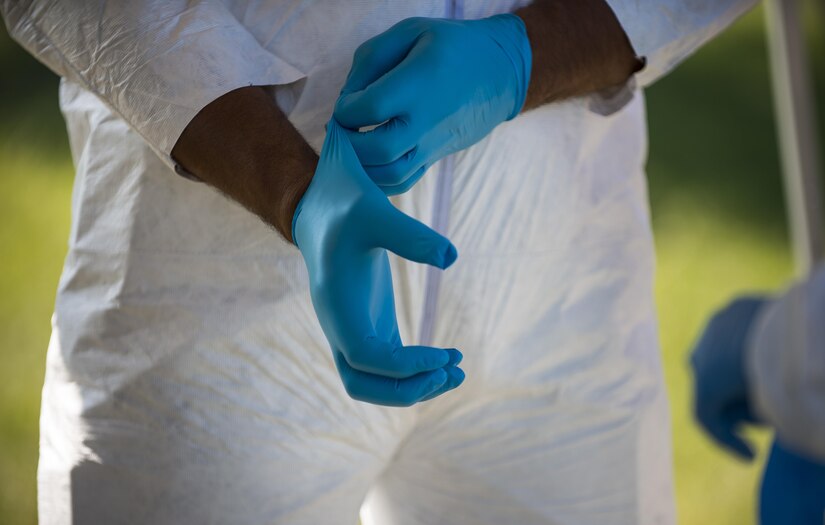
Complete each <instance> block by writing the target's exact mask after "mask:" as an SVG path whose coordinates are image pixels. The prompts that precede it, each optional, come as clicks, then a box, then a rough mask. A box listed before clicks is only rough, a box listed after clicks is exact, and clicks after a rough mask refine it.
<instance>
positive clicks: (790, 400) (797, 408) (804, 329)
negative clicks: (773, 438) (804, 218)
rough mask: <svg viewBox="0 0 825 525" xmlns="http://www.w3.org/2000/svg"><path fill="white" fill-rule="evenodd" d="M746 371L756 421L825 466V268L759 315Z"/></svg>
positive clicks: (748, 348) (750, 340) (752, 332)
mask: <svg viewBox="0 0 825 525" xmlns="http://www.w3.org/2000/svg"><path fill="white" fill-rule="evenodd" d="M745 369H746V374H747V378H748V380H747V384H748V390H749V392H748V394H749V396H748V397H749V398H750V399H751V400H752V403H753V406H754V410H755V411H756V413H757V414H758V415H759V416H760V418H761V419H762V420H763V421H765V422H766V423H768V424H770V425H771V426H773V427H774V428H775V429H776V434H777V436H778V437H779V438H780V439H781V440H782V443H783V444H785V445H786V446H788V447H791V448H792V449H793V450H794V451H796V452H798V453H800V454H802V455H806V456H810V457H811V458H814V459H816V460H817V461H819V462H823V463H825V265H823V266H821V267H819V269H818V270H817V271H816V272H814V273H813V274H812V275H811V277H809V278H808V279H806V280H805V281H802V282H800V283H797V284H796V285H794V286H792V287H791V288H790V289H789V290H788V291H786V292H785V293H784V294H782V295H781V296H780V297H778V298H777V299H776V300H774V301H772V302H771V303H769V304H768V305H767V306H765V307H764V309H763V310H762V311H761V312H760V313H759V317H757V320H756V324H755V325H754V328H753V329H752V331H751V333H750V336H749V342H748V345H747V346H746V354H745Z"/></svg>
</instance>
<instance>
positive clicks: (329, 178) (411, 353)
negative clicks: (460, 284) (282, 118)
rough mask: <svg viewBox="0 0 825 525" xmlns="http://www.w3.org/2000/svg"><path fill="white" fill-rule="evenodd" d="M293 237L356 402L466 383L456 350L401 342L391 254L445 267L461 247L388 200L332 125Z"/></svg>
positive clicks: (389, 400) (405, 399)
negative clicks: (457, 246)
mask: <svg viewBox="0 0 825 525" xmlns="http://www.w3.org/2000/svg"><path fill="white" fill-rule="evenodd" d="M292 233H293V239H294V240H295V244H296V245H297V246H298V248H299V249H300V250H301V254H302V255H303V257H304V262H305V263H306V267H307V271H308V273H309V287H310V294H311V296H312V304H313V306H314V307H315V313H316V315H317V316H318V320H319V321H320V323H321V328H322V329H323V331H324V334H325V335H326V337H327V340H329V343H330V346H331V347H332V351H333V354H334V356H335V363H336V365H337V367H338V372H339V373H340V374H341V379H342V381H343V383H344V387H345V388H346V390H347V392H348V393H349V395H350V396H351V397H353V398H354V399H358V400H361V401H367V402H370V403H375V404H380V405H391V406H409V405H412V404H414V403H416V402H418V401H421V400H423V399H425V398H426V399H429V398H431V397H435V396H436V395H439V394H442V393H444V392H446V391H448V390H450V389H453V388H455V387H457V386H458V385H460V384H461V382H462V381H463V380H464V372H462V371H461V369H460V368H458V367H457V366H456V365H457V364H458V363H459V361H460V360H461V353H460V352H458V350H454V349H450V350H442V349H439V348H430V347H423V346H403V345H402V343H401V338H400V337H399V335H398V323H397V320H396V316H395V302H394V298H393V291H392V275H391V274H390V266H389V259H388V257H387V252H386V250H385V248H386V249H387V250H391V251H392V252H394V253H396V254H398V255H399V256H401V257H404V258H406V259H410V260H412V261H416V262H421V263H427V264H432V265H433V266H437V267H439V268H447V267H448V266H450V265H451V264H452V263H453V262H454V261H455V260H456V257H457V252H456V249H455V247H454V246H453V245H452V244H451V243H450V241H448V240H447V239H446V238H444V237H442V236H441V235H439V234H438V233H436V232H435V231H433V230H431V229H430V228H428V227H427V226H425V225H424V224H422V223H420V222H418V221H417V220H415V219H413V218H411V217H409V216H407V215H405V214H404V213H402V212H401V211H399V210H398V209H397V208H395V207H394V206H393V205H392V204H391V203H390V201H389V200H388V199H387V197H386V196H385V195H384V193H383V192H382V191H381V190H380V189H379V188H378V187H377V186H376V185H375V183H374V182H372V181H371V180H370V179H369V177H368V176H367V174H366V173H364V170H363V168H362V167H361V164H360V163H359V162H358V158H357V157H356V155H355V152H354V151H353V150H352V146H351V145H350V143H349V140H348V139H347V136H346V134H345V133H344V130H343V129H342V128H341V127H340V126H339V125H338V124H337V123H336V122H335V120H334V119H333V120H332V121H330V123H329V125H328V126H327V137H326V141H325V142H324V147H323V149H322V150H321V158H320V160H319V162H318V167H317V169H316V170H315V175H314V177H313V179H312V182H311V183H310V185H309V188H307V191H306V193H305V194H304V196H303V198H302V199H301V201H300V202H299V203H298V207H297V209H296V210H295V216H294V219H293V221H292Z"/></svg>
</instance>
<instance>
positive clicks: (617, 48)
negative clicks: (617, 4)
mask: <svg viewBox="0 0 825 525" xmlns="http://www.w3.org/2000/svg"><path fill="white" fill-rule="evenodd" d="M515 14H516V15H518V16H519V17H521V19H522V20H524V25H525V26H526V28H527V35H528V37H529V38H530V45H531V47H532V51H533V67H532V73H531V77H530V86H529V88H528V90H527V99H526V101H525V103H524V109H523V111H527V110H530V109H533V108H535V107H538V106H540V105H542V104H547V103H549V102H554V101H557V100H563V99H566V98H570V97H575V96H580V95H586V94H589V93H593V92H596V91H600V90H602V89H605V88H608V87H612V86H616V85H620V84H622V83H623V82H625V81H626V80H627V79H628V78H629V77H630V76H631V75H632V74H633V73H634V72H636V71H638V70H639V69H640V68H641V63H640V62H639V60H638V59H637V58H636V56H635V54H634V52H633V48H632V46H631V45H630V41H629V40H628V39H627V35H625V33H624V30H623V29H622V26H621V24H619V21H618V20H617V19H616V16H615V15H614V14H613V11H612V10H611V9H610V6H608V5H607V3H606V2H605V1H604V0H536V1H535V2H533V3H532V4H530V5H529V6H527V7H524V8H522V9H519V10H518V11H516V12H515Z"/></svg>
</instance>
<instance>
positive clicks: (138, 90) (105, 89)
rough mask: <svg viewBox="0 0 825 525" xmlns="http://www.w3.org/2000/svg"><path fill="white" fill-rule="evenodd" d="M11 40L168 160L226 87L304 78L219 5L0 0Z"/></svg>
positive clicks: (166, 0) (174, 0)
mask: <svg viewBox="0 0 825 525" xmlns="http://www.w3.org/2000/svg"><path fill="white" fill-rule="evenodd" d="M0 10H2V14H3V17H4V18H5V21H6V25H7V27H8V30H9V33H10V34H11V36H12V37H13V38H14V39H15V40H17V41H18V42H19V43H20V44H21V45H22V46H23V47H25V48H26V49H27V50H28V51H29V52H30V53H32V54H33V55H34V56H35V57H37V58H38V59H39V60H40V61H42V62H43V63H44V64H46V65H47V66H48V67H49V68H51V69H52V70H53V71H54V72H56V73H57V74H58V75H61V76H63V77H65V78H67V79H69V80H71V81H73V82H75V83H77V84H80V85H81V86H83V87H85V88H86V89H87V90H89V91H91V92H92V93H94V94H95V95H97V96H98V97H99V98H100V99H101V100H103V102H105V103H106V104H107V105H108V106H109V107H111V108H112V110H113V111H115V112H116V113H117V114H119V115H120V116H121V117H122V118H123V119H124V120H125V121H126V122H127V123H128V124H129V125H130V126H132V127H133V128H134V129H135V130H136V131H137V132H138V133H139V134H140V135H141V136H142V137H143V138H144V139H145V140H146V141H147V142H148V143H149V145H150V146H151V147H152V149H154V150H155V152H157V153H158V155H159V156H160V157H161V158H162V159H163V160H164V161H165V162H166V163H167V164H168V165H169V166H170V167H173V166H174V163H173V161H172V160H171V158H170V155H169V154H170V152H171V150H172V147H173V146H174V145H175V142H176V141H177V139H178V137H179V136H180V134H181V133H182V132H183V130H184V128H185V127H186V125H187V124H188V123H189V122H190V121H191V120H192V118H193V117H194V116H195V115H196V114H197V113H198V111H199V110H200V109H201V108H203V107H204V106H205V105H207V104H208V103H209V102H211V101H213V100H215V99H216V98H218V97H220V96H221V95H223V94H225V93H228V92H229V91H232V90H233V89H236V88H239V87H243V86H250V85H276V84H288V83H291V82H294V81H296V80H298V79H300V78H301V77H303V76H304V75H303V74H302V73H301V72H300V71H298V70H297V69H295V68H294V67H293V66H291V65H290V64H289V63H287V62H286V61H285V60H284V59H282V58H280V57H278V56H275V55H274V54H272V53H270V52H269V51H267V50H266V49H264V48H263V47H262V46H261V45H260V44H259V43H258V41H256V40H255V38H254V37H253V36H252V35H251V34H250V33H249V32H248V31H247V29H246V28H245V27H244V26H243V25H241V24H240V23H239V22H238V20H237V19H236V18H235V17H234V16H233V15H232V13H231V12H230V11H229V10H228V9H227V8H226V7H225V6H224V5H222V4H221V3H219V2H195V3H193V2H187V1H182V0H152V1H150V0H145V1H120V2H88V1H86V0H29V1H26V0H0Z"/></svg>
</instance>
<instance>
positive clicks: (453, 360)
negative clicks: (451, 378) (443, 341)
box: [446, 348, 464, 366]
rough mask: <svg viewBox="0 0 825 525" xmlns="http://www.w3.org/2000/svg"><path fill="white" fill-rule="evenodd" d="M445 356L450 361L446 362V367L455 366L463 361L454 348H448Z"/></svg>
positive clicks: (462, 357) (459, 353)
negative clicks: (447, 356)
mask: <svg viewBox="0 0 825 525" xmlns="http://www.w3.org/2000/svg"><path fill="white" fill-rule="evenodd" d="M447 355H449V356H450V360H449V361H447V365H446V366H456V365H458V364H459V363H460V362H461V360H462V359H464V356H463V355H462V354H461V352H459V351H458V350H456V349H455V348H448V349H447Z"/></svg>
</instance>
